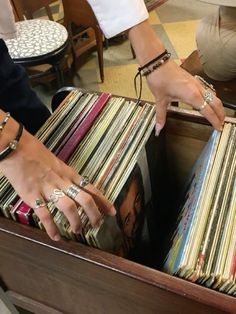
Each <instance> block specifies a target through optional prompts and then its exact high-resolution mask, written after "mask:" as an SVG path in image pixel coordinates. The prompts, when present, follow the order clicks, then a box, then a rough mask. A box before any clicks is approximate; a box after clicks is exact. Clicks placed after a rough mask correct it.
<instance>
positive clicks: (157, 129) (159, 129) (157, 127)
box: [155, 123, 162, 136]
mask: <svg viewBox="0 0 236 314" xmlns="http://www.w3.org/2000/svg"><path fill="white" fill-rule="evenodd" d="M161 129H162V127H161V125H160V124H159V123H157V124H156V127H155V135H156V136H159V134H160V132H161Z"/></svg>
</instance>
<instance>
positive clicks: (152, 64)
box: [134, 50, 171, 104]
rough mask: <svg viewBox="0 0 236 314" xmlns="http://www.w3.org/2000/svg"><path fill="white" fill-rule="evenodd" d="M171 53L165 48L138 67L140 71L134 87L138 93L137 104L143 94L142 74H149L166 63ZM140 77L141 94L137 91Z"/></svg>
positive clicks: (135, 78) (136, 76)
mask: <svg viewBox="0 0 236 314" xmlns="http://www.w3.org/2000/svg"><path fill="white" fill-rule="evenodd" d="M170 56H171V54H170V53H169V52H168V51H167V50H165V51H164V52H163V53H161V54H160V55H159V56H157V57H156V58H154V59H152V60H151V61H149V62H148V63H146V64H145V65H143V66H141V67H139V68H138V72H137V74H136V75H135V77H134V88H135V92H136V95H138V100H137V104H139V102H140V99H141V96H142V88H143V84H142V76H148V75H149V74H151V73H152V72H154V71H155V70H156V69H157V68H159V67H160V66H161V65H162V64H164V63H165V62H166V61H167V60H169V58H170ZM138 77H139V94H138V92H137V78H138Z"/></svg>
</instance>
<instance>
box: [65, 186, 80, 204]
mask: <svg viewBox="0 0 236 314" xmlns="http://www.w3.org/2000/svg"><path fill="white" fill-rule="evenodd" d="M79 192H80V188H79V187H78V186H77V185H75V184H71V185H70V186H69V187H68V189H67V190H66V192H65V193H66V195H67V196H69V197H70V198H72V199H73V200H74V199H75V198H76V196H77V195H78V194H79Z"/></svg>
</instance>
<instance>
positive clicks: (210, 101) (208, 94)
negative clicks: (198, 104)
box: [203, 89, 213, 105]
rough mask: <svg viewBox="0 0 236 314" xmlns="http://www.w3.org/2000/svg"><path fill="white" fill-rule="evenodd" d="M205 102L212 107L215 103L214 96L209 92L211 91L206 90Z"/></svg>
mask: <svg viewBox="0 0 236 314" xmlns="http://www.w3.org/2000/svg"><path fill="white" fill-rule="evenodd" d="M203 98H204V100H205V101H206V102H207V103H208V105H210V104H211V103H212V102H213V94H212V92H210V91H209V89H207V90H205V92H204V95H203Z"/></svg>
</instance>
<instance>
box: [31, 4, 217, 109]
mask: <svg viewBox="0 0 236 314" xmlns="http://www.w3.org/2000/svg"><path fill="white" fill-rule="evenodd" d="M61 9H62V7H61V5H60V4H58V6H57V7H55V11H56V12H55V14H58V15H59V17H61V12H60V11H61ZM215 9H216V6H215V5H210V4H207V3H204V2H201V1H198V0H168V1H167V2H166V3H165V4H163V5H162V6H160V7H159V8H157V9H156V10H155V11H152V12H151V13H150V18H149V21H150V23H151V24H152V26H153V28H154V30H155V32H156V33H157V35H158V36H159V37H160V38H161V40H162V41H163V42H164V43H165V46H166V48H167V49H168V50H169V51H170V52H171V54H172V58H173V59H174V60H175V61H176V62H177V63H178V64H180V63H181V60H183V59H184V58H186V57H187V56H188V55H189V54H190V53H191V52H192V51H193V50H194V49H195V48H196V43H195V31H196V28H197V25H198V23H199V20H200V19H201V18H202V17H203V16H206V15H207V14H210V13H211V12H213V10H215ZM83 59H84V60H83ZM104 67H105V68H104V71H105V80H104V83H100V78H99V69H98V62H97V55H96V52H92V53H91V54H90V55H89V56H86V58H82V62H81V65H80V67H79V69H78V71H77V73H73V71H70V72H68V73H66V74H65V81H66V85H73V86H79V87H83V88H86V89H88V90H93V91H107V92H111V93H113V94H116V95H122V96H127V97H135V91H134V85H133V79H134V76H135V74H136V71H137V67H138V65H137V63H136V60H134V59H133V58H132V54H131V50H130V45H129V42H128V40H120V41H115V40H112V39H111V40H110V41H109V47H108V49H107V50H104ZM35 89H36V91H37V93H38V95H39V97H41V98H42V100H43V101H44V102H45V103H46V104H47V105H50V101H51V97H52V95H53V94H54V93H55V91H56V88H55V87H54V88H53V87H49V86H43V85H39V86H37V87H36V88H35ZM142 98H143V99H145V100H149V101H152V100H153V97H152V94H151V93H150V91H149V90H148V88H147V86H146V84H145V85H144V89H143V94H142Z"/></svg>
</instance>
